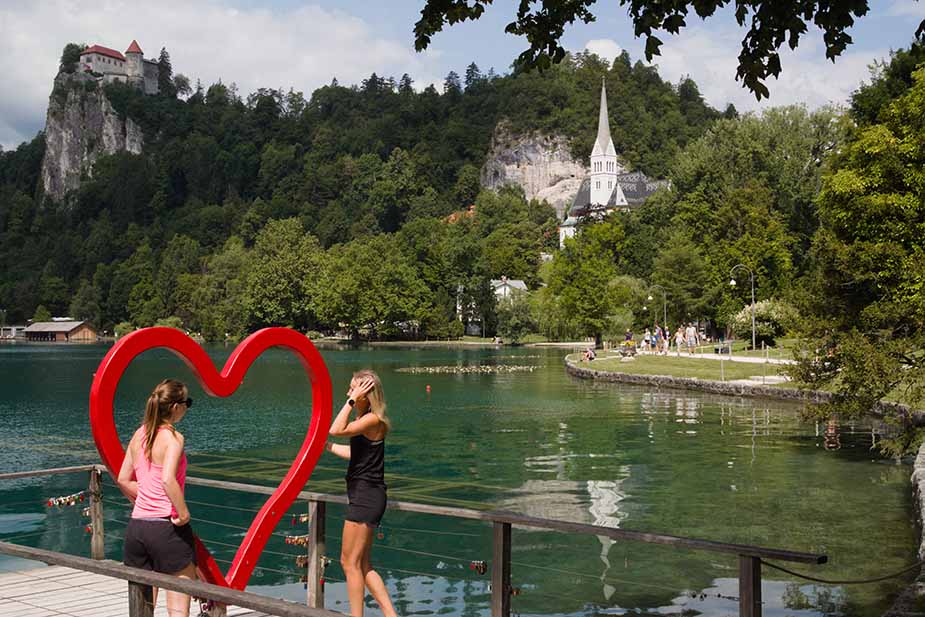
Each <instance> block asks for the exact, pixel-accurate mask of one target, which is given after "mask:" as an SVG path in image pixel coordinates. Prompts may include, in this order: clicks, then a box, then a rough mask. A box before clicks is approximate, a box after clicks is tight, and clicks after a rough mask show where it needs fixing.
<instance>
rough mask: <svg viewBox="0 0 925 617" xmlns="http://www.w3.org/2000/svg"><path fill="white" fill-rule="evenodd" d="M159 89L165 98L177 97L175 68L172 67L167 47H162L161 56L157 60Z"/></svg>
mask: <svg viewBox="0 0 925 617" xmlns="http://www.w3.org/2000/svg"><path fill="white" fill-rule="evenodd" d="M157 89H158V91H159V92H160V93H161V94H163V95H164V96H167V97H170V98H174V97H176V96H177V90H176V88H175V87H174V83H173V67H172V66H171V65H170V54H169V53H168V52H167V48H166V47H161V55H160V57H158V59H157Z"/></svg>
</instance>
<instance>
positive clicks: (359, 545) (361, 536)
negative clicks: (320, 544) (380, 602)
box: [340, 521, 373, 617]
mask: <svg viewBox="0 0 925 617" xmlns="http://www.w3.org/2000/svg"><path fill="white" fill-rule="evenodd" d="M372 537H373V530H372V529H371V528H370V527H369V525H364V524H363V523H355V522H353V521H344V533H343V538H342V542H341V549H340V565H341V566H342V567H343V569H344V574H345V575H346V576H347V599H348V600H349V601H350V615H351V616H352V617H363V596H364V595H365V593H366V582H365V580H364V576H363V553H364V551H365V550H366V546H367V543H369V542H371V541H372Z"/></svg>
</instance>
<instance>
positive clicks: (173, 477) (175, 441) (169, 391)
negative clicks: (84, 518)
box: [118, 379, 196, 617]
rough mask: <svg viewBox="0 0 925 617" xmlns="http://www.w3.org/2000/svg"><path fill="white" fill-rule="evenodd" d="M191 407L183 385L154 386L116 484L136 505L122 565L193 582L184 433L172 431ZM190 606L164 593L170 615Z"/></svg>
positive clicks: (185, 600)
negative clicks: (185, 484) (185, 498)
mask: <svg viewBox="0 0 925 617" xmlns="http://www.w3.org/2000/svg"><path fill="white" fill-rule="evenodd" d="M192 405H193V399H191V398H190V397H189V391H188V390H187V388H186V386H185V385H184V384H183V383H182V382H179V381H176V380H173V379H165V380H164V381H162V382H161V383H159V384H157V387H156V388H154V391H153V392H151V396H149V397H148V402H147V404H146V405H145V417H144V421H143V422H142V425H141V426H140V427H139V428H138V430H136V431H135V434H134V435H132V440H131V441H130V442H129V444H128V447H127V448H126V449H125V459H124V460H123V461H122V468H121V469H120V470H119V478H118V482H119V488H121V489H122V492H123V493H125V496H126V497H128V498H129V500H131V501H132V503H133V504H134V508H133V509H132V517H131V519H129V523H128V527H127V528H126V530H125V543H124V548H123V551H124V562H125V565H127V566H132V567H135V568H143V569H145V570H153V571H154V572H162V573H164V574H173V575H175V576H179V577H182V578H190V579H195V578H196V550H195V544H194V538H193V530H192V529H191V528H190V525H189V520H190V514H189V509H188V508H187V507H186V501H185V500H184V498H183V485H184V483H185V480H186V454H185V453H184V452H183V445H184V441H183V435H181V434H180V433H179V432H178V431H177V430H176V428H175V427H174V425H175V424H176V423H177V422H179V421H180V420H182V419H183V416H184V415H186V412H187V410H189V408H190V407H191V406H192ZM154 602H155V604H156V603H157V589H155V590H154ZM189 606H190V597H189V596H188V595H186V594H182V593H177V592H173V591H168V592H167V612H168V614H169V615H170V616H171V617H181V616H182V617H188V615H189Z"/></svg>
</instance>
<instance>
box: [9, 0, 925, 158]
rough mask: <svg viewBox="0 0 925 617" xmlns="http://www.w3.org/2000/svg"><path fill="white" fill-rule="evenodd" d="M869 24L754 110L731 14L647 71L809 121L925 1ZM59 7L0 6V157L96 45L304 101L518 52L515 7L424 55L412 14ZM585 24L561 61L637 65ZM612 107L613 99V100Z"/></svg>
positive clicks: (877, 15)
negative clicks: (802, 109)
mask: <svg viewBox="0 0 925 617" xmlns="http://www.w3.org/2000/svg"><path fill="white" fill-rule="evenodd" d="M871 4H872V5H873V8H872V9H871V13H870V14H869V15H868V16H867V17H865V18H863V19H861V20H860V22H859V23H858V24H857V25H856V26H855V27H854V28H853V29H852V30H851V31H850V33H851V35H852V36H853V38H854V41H855V42H854V44H853V45H852V46H851V47H849V48H848V50H847V51H846V52H845V53H844V54H843V55H842V57H841V58H840V59H839V60H838V61H837V62H836V63H835V64H832V63H830V62H828V61H826V60H825V56H824V48H823V46H822V37H821V33H820V32H818V31H815V30H810V32H809V33H807V35H806V36H805V37H804V39H803V40H802V41H801V45H800V48H799V49H798V50H797V51H796V52H789V51H787V52H785V53H784V54H783V56H782V64H783V69H784V70H783V74H782V75H781V78H780V79H779V80H776V81H775V80H771V81H770V82H769V84H768V85H769V87H770V89H771V99H770V100H769V101H765V102H762V103H761V104H760V105H759V104H758V103H756V101H755V99H754V97H753V96H752V95H751V94H750V93H749V92H747V91H746V90H744V89H743V88H741V86H740V84H739V83H738V82H736V81H735V68H736V63H737V61H736V56H737V55H738V51H739V44H740V41H741V39H742V36H743V30H742V29H740V28H739V27H738V25H737V24H736V23H735V21H734V19H733V17H732V14H731V12H730V11H724V12H722V13H720V14H718V15H717V16H715V17H713V18H711V19H710V20H709V21H707V22H701V21H700V20H699V19H697V18H696V17H694V18H693V19H691V20H690V23H689V26H690V27H689V28H687V29H685V30H684V31H683V32H682V33H681V34H680V35H678V36H676V37H671V36H667V35H666V36H663V37H661V38H662V39H663V41H664V45H663V47H662V52H663V53H662V56H661V57H660V58H656V59H655V60H654V63H655V64H657V65H658V67H659V71H660V73H661V75H662V77H663V78H665V79H668V80H670V81H672V82H677V81H678V80H679V79H680V78H681V77H682V76H685V75H690V76H691V77H693V78H694V79H695V80H696V81H697V83H698V84H699V85H700V88H701V92H703V94H704V96H705V97H706V99H707V101H708V102H709V103H710V104H712V105H714V106H715V107H718V108H723V107H725V105H726V104H727V103H729V102H732V103H734V104H735V105H736V107H737V108H739V110H741V111H749V110H760V109H761V108H763V107H767V106H770V105H785V104H792V103H803V104H806V105H807V106H809V107H810V108H815V107H818V106H820V105H825V104H829V103H834V104H843V103H844V102H845V101H846V100H847V97H848V96H849V95H850V93H851V92H852V91H853V90H854V89H855V88H857V86H858V85H859V84H860V83H861V82H862V81H863V80H865V79H867V78H868V70H867V66H868V65H869V64H870V63H871V62H872V61H873V60H875V59H879V58H884V57H885V56H887V55H888V53H889V50H890V49H891V48H897V47H904V46H907V45H908V43H909V41H910V40H911V39H912V35H913V33H914V31H915V28H916V26H917V24H918V22H919V21H920V20H921V19H923V18H925V2H917V1H916V0H872V2H871ZM81 6H82V3H74V2H72V1H70V0H5V1H4V2H3V3H2V6H0V54H2V56H3V57H4V59H5V63H4V64H5V70H4V76H3V78H2V79H0V145H2V146H3V147H4V148H5V149H9V148H12V147H15V146H16V145H17V144H18V143H20V142H21V141H23V140H26V139H31V138H32V137H33V136H34V135H35V133H36V132H37V131H39V130H41V128H42V127H43V126H44V123H45V111H46V106H47V101H48V95H49V93H50V91H51V86H52V78H53V77H54V74H55V71H56V69H57V61H58V57H59V56H60V52H61V48H62V47H63V45H64V44H65V43H67V42H68V41H75V42H84V43H88V44H92V43H99V44H102V45H106V46H109V47H113V48H116V49H118V50H120V51H122V50H124V49H125V48H126V47H128V44H129V43H130V42H131V40H132V39H137V40H138V42H139V43H140V44H141V46H142V48H143V49H144V51H145V55H146V57H153V56H156V55H157V52H158V51H159V50H160V48H161V46H166V47H167V49H168V50H169V51H170V53H171V57H172V60H173V66H174V70H175V72H179V73H183V74H185V75H187V76H189V77H190V78H191V79H193V81H195V79H196V78H200V79H202V81H203V82H204V83H206V84H208V83H211V82H213V81H215V80H217V79H222V80H223V81H224V82H226V83H230V82H235V83H237V84H238V86H239V90H240V92H241V93H242V94H246V93H247V92H250V91H252V90H254V89H256V88H258V87H261V86H266V87H283V88H289V87H293V88H295V89H296V90H301V91H303V92H304V93H305V95H306V96H309V95H310V93H311V91H312V90H313V89H314V88H317V87H318V86H320V85H322V84H325V83H328V82H330V80H331V78H332V77H333V76H337V78H338V80H339V81H340V82H341V83H342V84H346V83H357V82H358V81H359V80H361V79H363V78H364V77H366V76H368V75H369V74H370V73H371V72H373V71H375V72H377V73H379V74H380V75H394V76H396V77H398V76H400V75H401V74H402V73H405V72H407V73H409V74H411V76H412V77H413V78H414V79H415V81H416V84H417V86H418V87H423V86H425V85H427V84H428V83H431V82H436V83H440V82H442V80H443V77H444V76H445V75H446V74H447V73H448V72H449V71H450V70H455V71H457V72H458V73H462V72H463V71H464V70H465V67H466V65H468V64H469V63H470V62H472V61H474V62H476V63H477V64H478V65H479V67H481V68H482V69H483V71H487V70H488V68H490V67H494V68H495V70H496V71H498V72H504V71H506V70H507V68H508V66H509V65H510V62H511V61H512V60H513V59H514V58H515V57H516V56H517V55H518V54H519V53H520V52H521V51H523V49H524V48H525V43H524V41H523V39H519V38H517V37H513V36H511V35H508V34H505V33H504V26H505V25H506V24H507V23H508V22H509V21H510V20H511V18H512V17H513V15H514V13H515V7H516V2H515V0H495V4H494V5H492V6H490V7H489V8H488V10H487V11H486V13H485V15H484V16H483V18H482V19H481V20H479V21H478V22H475V23H466V24H460V25H457V26H454V27H452V28H448V29H447V30H445V31H444V32H442V33H439V34H437V35H436V36H435V37H434V39H433V42H432V44H431V48H430V49H429V50H428V51H427V52H425V53H423V54H418V53H416V52H415V51H414V49H413V41H412V27H413V24H414V22H415V21H416V20H417V17H418V14H419V12H420V7H421V2H419V1H412V0H388V1H380V2H368V1H360V0H343V1H340V2H336V1H334V0H315V1H311V2H305V1H296V0H275V1H260V2H258V1H257V0H195V1H192V2H190V1H183V0H161V1H160V2H158V3H145V4H140V3H135V2H130V1H129V0H98V1H96V2H94V3H93V10H92V11H87V10H84V9H83V8H81ZM593 10H594V12H595V14H596V15H597V17H598V19H597V21H596V22H595V23H592V24H587V25H586V24H574V25H572V26H571V27H570V28H568V29H567V30H566V34H565V37H564V39H563V44H564V45H565V47H566V48H567V49H572V50H581V49H585V48H589V49H591V50H593V51H596V52H598V53H600V54H602V55H614V54H616V53H619V51H620V50H621V49H626V50H628V51H629V53H630V55H631V56H632V57H633V58H634V60H635V59H640V58H642V43H641V42H640V41H638V40H636V39H635V38H634V37H633V33H632V25H631V22H630V20H629V17H627V15H626V12H625V9H623V8H621V7H620V5H619V3H618V2H617V0H601V1H599V2H598V3H597V4H595V5H594V7H593ZM613 96H618V93H614V94H613Z"/></svg>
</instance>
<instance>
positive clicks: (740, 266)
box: [729, 264, 758, 349]
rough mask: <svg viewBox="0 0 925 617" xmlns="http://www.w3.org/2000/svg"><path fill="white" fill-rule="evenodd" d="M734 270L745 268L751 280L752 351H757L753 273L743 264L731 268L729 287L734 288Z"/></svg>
mask: <svg viewBox="0 0 925 617" xmlns="http://www.w3.org/2000/svg"><path fill="white" fill-rule="evenodd" d="M736 268H745V269H746V270H747V271H748V274H749V276H750V277H751V280H752V349H757V348H758V346H757V345H756V344H755V273H754V272H753V271H752V269H751V268H749V267H748V266H746V265H745V264H736V265H734V266H732V269H731V270H729V277H730V278H729V285H730V286H732V287H735V286H736V280H735V278H734V277H733V273H734V272H735V271H736Z"/></svg>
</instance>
